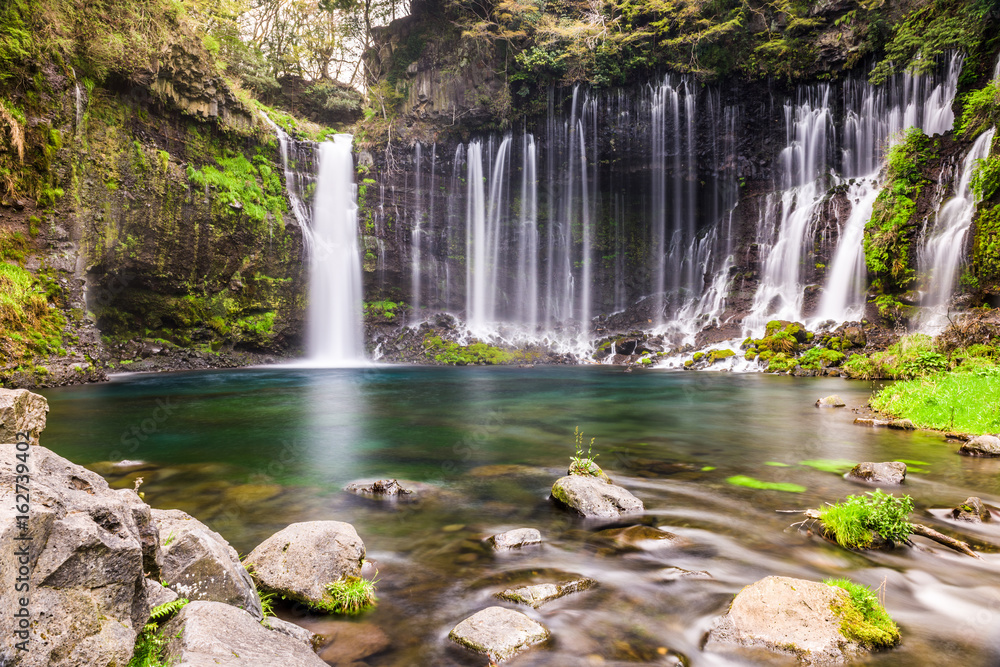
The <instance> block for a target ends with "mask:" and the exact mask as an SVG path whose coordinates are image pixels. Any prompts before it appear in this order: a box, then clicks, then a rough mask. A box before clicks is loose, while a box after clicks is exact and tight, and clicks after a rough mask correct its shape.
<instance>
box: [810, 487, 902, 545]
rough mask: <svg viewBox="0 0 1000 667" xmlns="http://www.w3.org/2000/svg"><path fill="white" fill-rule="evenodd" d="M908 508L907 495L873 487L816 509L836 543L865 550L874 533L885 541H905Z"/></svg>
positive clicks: (870, 543)
mask: <svg viewBox="0 0 1000 667" xmlns="http://www.w3.org/2000/svg"><path fill="white" fill-rule="evenodd" d="M912 511H913V500H912V499H911V498H910V497H909V496H903V497H902V498H897V497H896V496H893V495H891V494H888V493H885V492H884V491H882V490H881V489H876V490H875V491H870V492H868V493H866V494H865V495H863V496H848V497H847V499H846V500H844V501H842V502H839V503H836V504H834V505H827V506H826V507H824V508H823V509H821V510H820V516H819V520H820V521H821V522H822V523H823V527H824V528H825V529H826V531H827V533H828V534H829V535H830V536H831V537H832V538H833V539H834V540H836V542H837V544H839V545H840V546H842V547H844V548H846V549H867V548H868V547H870V546H871V545H872V542H873V540H874V538H875V536H876V535H879V536H881V537H882V539H883V540H885V541H886V542H892V543H902V542H905V541H906V540H907V539H908V538H909V537H910V533H911V532H913V525H912V524H911V523H910V522H909V520H908V517H909V514H910V512H912Z"/></svg>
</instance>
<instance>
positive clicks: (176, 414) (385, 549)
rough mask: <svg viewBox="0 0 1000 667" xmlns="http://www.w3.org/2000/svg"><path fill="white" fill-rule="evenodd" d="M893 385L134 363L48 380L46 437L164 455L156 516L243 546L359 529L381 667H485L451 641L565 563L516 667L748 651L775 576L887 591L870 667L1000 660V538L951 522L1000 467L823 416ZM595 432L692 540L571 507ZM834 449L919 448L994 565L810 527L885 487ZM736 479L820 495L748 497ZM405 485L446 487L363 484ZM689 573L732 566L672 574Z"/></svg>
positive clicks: (636, 488) (374, 661) (79, 450)
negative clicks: (853, 542)
mask: <svg viewBox="0 0 1000 667" xmlns="http://www.w3.org/2000/svg"><path fill="white" fill-rule="evenodd" d="M870 391H871V387H870V385H868V384H867V383H852V382H848V381H846V380H840V379H832V378H823V379H816V378H811V379H804V378H791V377H779V376H772V375H760V374H745V375H741V374H729V373H669V372H656V371H646V372H634V373H622V372H621V370H620V369H618V368H613V367H606V366H593V367H548V368H535V369H517V368H472V367H470V368H461V369H454V368H410V367H406V368H403V367H370V368H363V369H361V368H358V369H322V370H316V369H313V370H307V369H244V370H238V371H227V372H200V373H185V374H163V375H135V376H127V377H119V378H116V379H115V381H113V382H111V383H108V384H103V385H89V386H79V387H71V388H64V389H53V390H48V391H46V392H44V393H45V394H46V396H47V397H48V398H49V401H50V405H51V413H50V417H49V427H48V428H47V430H46V431H45V433H44V434H43V437H42V443H43V444H44V445H45V446H47V447H50V448H52V449H53V450H55V451H56V452H57V453H59V454H61V455H63V456H66V457H68V458H70V459H71V460H73V461H75V462H78V463H81V464H93V463H95V462H100V461H107V460H119V459H123V458H128V459H133V460H136V459H138V460H143V461H146V462H148V469H146V470H142V471H139V472H135V473H132V474H129V475H125V476H121V477H113V478H111V479H112V481H113V483H114V485H115V486H120V487H131V486H132V485H133V480H134V478H135V477H136V476H141V477H143V478H144V480H145V483H144V484H143V486H142V490H143V491H144V492H145V494H146V496H145V497H146V500H147V501H148V502H149V503H151V504H152V505H153V506H154V507H161V508H171V507H176V508H180V509H182V510H185V511H187V512H190V513H191V514H193V515H194V516H196V517H198V518H200V519H201V520H203V521H204V522H206V523H207V524H208V525H209V526H210V527H212V528H213V529H215V530H217V531H218V532H220V533H221V534H222V535H223V536H224V537H226V538H227V539H228V540H229V541H230V542H231V543H232V544H233V546H234V547H235V548H236V549H237V550H238V551H240V552H241V553H248V552H249V551H250V550H251V549H252V548H253V547H254V546H255V545H256V544H258V543H259V542H260V541H262V540H263V539H265V538H266V537H268V536H269V535H271V534H273V533H274V532H275V531H277V530H279V529H281V528H283V527H284V526H286V525H287V524H289V523H292V522H295V521H307V520H321V519H333V520H342V521H348V522H351V523H352V524H353V525H354V526H355V527H356V528H357V530H358V532H359V534H360V535H361V536H362V538H363V539H364V541H365V544H366V546H367V548H368V558H369V559H370V560H372V561H374V562H375V563H376V564H377V567H378V570H379V575H378V576H379V584H378V586H379V596H380V603H379V605H378V607H377V608H376V609H375V610H373V611H371V612H368V613H366V614H364V615H363V616H361V617H359V618H356V619H352V620H351V621H349V622H351V623H357V624H358V626H357V632H358V633H359V636H360V634H362V633H363V632H364V631H365V628H366V627H370V625H375V626H378V627H380V628H381V629H382V630H383V631H385V633H386V634H387V635H388V636H389V637H391V638H392V643H391V646H389V647H388V649H386V650H385V651H383V652H381V653H379V654H377V655H373V656H370V657H367V658H365V659H364V662H365V664H368V665H371V667H390V666H391V667H397V666H398V667H403V666H407V667H409V666H413V665H437V666H459V665H468V666H470V667H471V666H474V665H483V664H484V662H485V661H484V660H483V659H482V658H480V657H478V656H473V655H471V654H468V653H466V652H464V651H463V650H459V649H455V648H452V647H451V646H450V642H449V641H448V640H447V633H448V631H449V630H450V629H451V628H452V627H454V625H455V624H457V623H458V622H459V621H461V620H462V619H464V618H466V617H468V616H469V615H471V614H472V613H474V612H476V611H478V610H479V609H482V608H484V607H487V606H490V605H492V604H496V603H497V601H496V600H494V599H492V597H491V595H492V594H493V593H494V592H497V591H498V590H501V589H503V588H505V587H506V586H508V585H509V584H510V583H512V582H523V581H529V580H543V579H545V578H546V577H558V576H560V575H559V574H558V573H555V572H552V571H551V570H561V571H566V572H572V573H578V574H583V575H586V576H589V577H592V578H594V579H596V580H597V581H598V582H599V586H598V587H597V588H595V589H593V590H591V591H588V592H584V593H580V594H576V595H572V596H569V597H567V598H564V599H562V600H559V601H556V602H553V603H550V604H548V605H546V606H544V607H542V608H541V609H540V610H539V611H533V610H530V609H527V608H525V609H523V611H525V612H526V613H527V614H528V615H529V616H532V617H533V618H536V619H538V620H539V621H540V622H542V623H544V624H545V625H546V626H548V627H549V628H550V629H551V630H552V632H553V636H554V639H553V640H552V641H551V642H550V643H548V644H546V645H544V646H542V647H537V648H535V649H532V650H531V651H529V652H528V653H526V654H525V655H523V656H521V657H519V658H518V659H516V660H514V661H512V662H511V664H516V665H584V664H602V663H605V664H619V665H621V664H626V663H631V664H643V663H646V664H650V663H652V664H663V662H662V660H663V657H662V656H661V653H663V652H664V651H676V652H679V653H682V654H684V655H685V656H687V659H688V660H689V663H688V664H690V665H694V666H698V665H711V666H715V665H736V664H747V663H740V662H738V661H735V660H731V659H728V658H726V657H724V656H720V655H717V654H710V653H705V652H703V651H701V649H700V644H701V640H702V637H703V635H704V633H705V631H706V630H707V629H708V628H709V627H710V625H711V623H712V620H713V619H714V618H715V617H716V616H717V615H719V614H721V613H723V612H724V611H725V610H726V609H727V607H728V605H729V603H730V601H731V600H732V596H733V595H734V594H735V593H737V592H739V590H740V589H741V588H742V587H743V586H745V585H747V584H749V583H752V582H754V581H756V580H758V579H760V578H762V577H765V576H768V575H784V576H792V577H801V578H806V579H813V580H820V579H823V578H826V577H839V576H847V577H850V578H852V579H854V580H856V581H859V582H862V583H865V584H867V585H870V586H872V587H875V586H879V585H880V584H882V583H883V581H884V582H885V585H886V594H885V602H886V606H887V608H888V610H889V612H890V613H891V614H892V615H893V617H894V618H895V619H896V620H897V621H898V622H899V624H900V626H901V628H902V633H903V643H902V645H901V646H900V647H899V648H898V649H896V650H893V651H891V652H888V653H885V654H879V655H876V656H873V657H871V658H870V659H867V660H865V661H863V664H869V665H886V666H889V665H894V666H896V665H907V666H911V665H912V666H916V667H924V666H926V667H930V666H931V665H935V666H936V665H957V664H961V665H996V664H1000V555H998V554H997V551H998V548H1000V547H998V545H1000V528H997V527H996V526H997V524H993V525H987V527H982V528H976V527H973V526H959V525H956V524H953V523H949V522H948V521H946V520H944V519H943V518H942V517H941V514H940V513H937V514H935V513H932V510H936V509H939V508H946V507H953V506H955V505H956V504H958V503H960V502H962V501H964V500H965V499H966V498H967V497H968V496H971V495H977V496H980V497H981V498H983V500H984V501H986V502H987V503H988V504H992V505H994V506H996V505H998V504H1000V460H997V459H993V460H991V459H972V458H964V457H961V456H958V455H957V454H956V449H957V447H956V445H954V444H951V443H945V442H944V441H943V439H942V438H941V437H940V436H937V435H933V434H930V433H912V432H900V431H888V430H877V429H870V428H864V427H861V426H856V425H854V424H853V423H852V422H853V419H854V416H855V415H854V413H853V412H852V411H851V410H850V409H849V408H848V409H841V410H818V409H816V408H815V407H813V405H812V403H813V401H814V400H815V399H816V398H817V397H819V396H825V395H827V394H831V393H838V394H839V395H840V396H841V397H843V398H844V399H845V400H846V402H847V403H848V405H849V406H858V405H863V404H864V403H865V402H866V401H867V399H868V397H869V394H870ZM158 408H159V409H158ZM575 426H579V427H580V428H581V429H582V430H583V431H584V432H585V435H586V437H587V438H590V437H591V436H593V437H596V443H595V451H596V452H599V458H598V463H599V464H601V465H602V466H603V467H604V468H605V469H606V470H608V472H609V473H610V474H611V476H612V477H613V478H614V479H615V480H616V481H617V482H618V483H620V484H622V485H624V486H625V487H627V488H629V489H630V490H632V491H633V492H634V493H635V494H636V495H637V496H639V497H640V498H641V499H642V500H643V501H644V502H645V504H646V508H647V512H646V513H645V514H644V515H643V516H642V517H641V518H638V519H635V521H636V522H640V523H646V524H649V525H654V526H660V527H662V528H664V529H665V530H668V531H670V532H672V533H675V534H676V535H678V536H680V537H682V538H683V540H684V544H683V545H681V546H676V547H674V548H667V549H663V550H659V551H656V550H636V551H621V550H616V549H613V548H609V547H608V546H607V545H606V544H602V543H601V542H600V541H599V540H598V539H596V538H595V536H594V532H595V531H596V530H598V529H600V528H601V527H602V526H599V525H596V524H592V523H588V522H586V521H583V520H580V519H577V518H574V517H573V516H570V515H568V514H566V513H564V512H562V511H560V510H558V509H556V508H554V507H553V506H552V504H551V503H550V501H549V500H548V498H547V496H548V493H549V489H550V486H551V484H552V482H553V481H554V480H555V479H556V478H557V477H559V476H561V475H562V474H564V472H565V470H566V465H567V463H568V461H569V456H570V455H571V454H572V451H573V442H572V441H573V429H574V427H575ZM819 459H830V460H837V459H842V460H846V461H848V462H856V461H862V460H869V461H886V460H896V459H903V460H906V461H909V462H910V473H909V475H908V477H907V480H906V484H905V487H904V490H905V492H906V493H908V494H910V495H912V496H913V498H914V501H915V506H916V516H917V517H918V520H920V521H921V522H923V523H926V524H929V525H932V526H935V527H937V528H938V529H940V530H943V531H945V532H950V533H952V534H956V535H958V536H961V537H963V538H965V539H969V540H971V541H972V542H973V543H974V544H975V545H976V546H977V547H978V548H979V549H981V550H982V551H983V552H984V559H983V560H982V561H975V560H973V559H970V558H967V557H964V556H960V555H957V554H954V553H953V552H950V551H947V550H944V549H943V548H939V547H937V545H934V546H931V545H930V543H928V542H926V541H922V540H920V538H918V539H917V541H918V542H920V545H921V548H919V549H911V548H901V549H897V550H896V551H893V552H877V553H852V552H848V551H845V550H843V549H840V548H839V547H836V546H834V545H832V544H829V543H827V542H825V541H823V540H821V539H819V538H817V537H815V536H811V535H808V534H806V533H805V532H802V531H799V530H796V529H794V528H791V527H790V526H791V524H792V523H793V522H795V521H797V520H798V519H797V517H796V515H794V514H780V513H777V512H776V510H779V509H797V508H807V507H820V506H821V505H822V504H823V503H825V502H832V501H835V500H837V499H841V498H843V497H845V496H846V495H848V494H854V493H861V492H864V491H866V490H868V489H867V488H866V487H864V486H859V485H856V484H853V483H850V482H848V481H846V480H844V479H843V478H842V477H841V476H840V474H838V473H835V472H824V471H822V470H819V469H816V468H814V467H810V465H805V464H803V463H802V462H804V461H816V460H819ZM775 464H781V465H775ZM813 465H816V464H813ZM95 467H99V466H95ZM733 475H748V476H751V477H755V478H757V479H761V480H766V481H784V482H794V483H796V484H800V485H802V486H805V487H806V488H807V490H806V491H805V492H804V493H784V492H778V491H761V490H753V489H748V488H743V487H737V486H732V485H730V484H728V483H727V482H726V480H727V478H729V477H730V476H733ZM387 477H388V478H393V477H395V478H399V479H409V480H416V481H419V482H425V483H428V484H431V485H433V486H434V487H435V488H437V489H438V492H437V493H436V494H431V495H428V496H426V498H425V499H424V500H422V501H420V502H418V503H400V504H391V503H386V504H380V503H378V502H372V501H368V500H365V499H361V498H357V497H354V496H350V495H347V494H345V493H343V492H341V491H340V489H341V487H342V486H343V485H344V484H345V483H346V482H349V481H351V480H354V479H357V478H387ZM626 523H628V522H626ZM515 527H535V528H538V529H539V530H540V531H541V533H542V535H543V537H544V540H545V543H544V545H543V546H542V547H541V548H540V549H536V550H533V551H526V552H523V553H509V554H503V555H494V554H491V553H490V552H489V551H487V550H486V549H485V548H483V546H482V544H481V541H480V540H481V539H482V538H483V537H484V536H487V535H490V534H493V533H495V532H497V531H501V530H505V529H509V528H515ZM667 567H679V568H684V569H686V570H692V571H702V570H704V571H706V572H708V573H709V574H710V575H711V577H712V578H711V579H694V578H689V579H679V580H675V581H664V578H665V577H664V575H665V573H664V568H667ZM503 604H506V603H503ZM282 614H284V615H286V616H289V617H292V616H290V614H291V612H290V611H288V610H283V611H282ZM297 620H298V621H299V622H301V623H306V624H315V623H317V622H319V621H320V620H321V619H317V618H302V617H298V618H297ZM616 661H617V662H616Z"/></svg>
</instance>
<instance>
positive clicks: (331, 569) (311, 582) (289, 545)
mask: <svg viewBox="0 0 1000 667" xmlns="http://www.w3.org/2000/svg"><path fill="white" fill-rule="evenodd" d="M364 558H365V545H364V543H363V542H362V541H361V538H360V537H358V533H357V531H356V530H354V526H352V525H351V524H349V523H344V522H342V521H306V522H301V523H293V524H291V525H289V526H288V527H286V528H284V529H282V530H280V531H278V532H277V533H275V534H274V535H272V536H271V537H269V538H267V539H266V540H264V541H263V542H261V543H260V545H258V546H257V548H256V549H254V550H253V551H251V552H250V555H249V556H247V557H246V567H247V569H249V570H251V572H253V577H254V579H256V580H257V581H258V582H259V583H260V584H261V585H262V586H263V587H264V588H266V589H268V590H272V591H275V592H277V593H279V594H281V595H284V596H285V597H288V598H291V599H293V600H297V601H299V602H304V603H306V604H309V605H312V606H317V605H321V604H322V603H323V602H324V599H325V598H326V595H327V592H326V585H327V584H329V583H330V582H333V581H336V580H337V579H339V578H341V577H360V576H361V561H363V560H364Z"/></svg>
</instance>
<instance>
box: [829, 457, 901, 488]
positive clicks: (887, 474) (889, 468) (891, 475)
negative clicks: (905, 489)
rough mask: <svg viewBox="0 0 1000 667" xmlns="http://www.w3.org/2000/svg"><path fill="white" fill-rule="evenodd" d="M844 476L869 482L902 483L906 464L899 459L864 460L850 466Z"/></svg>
mask: <svg viewBox="0 0 1000 667" xmlns="http://www.w3.org/2000/svg"><path fill="white" fill-rule="evenodd" d="M844 477H846V478H847V479H853V480H857V481H859V482H869V483H871V484H902V483H903V480H905V479H906V464H905V463H902V462H900V461H886V462H883V463H871V462H869V461H866V462H864V463H859V464H858V465H856V466H854V467H853V468H851V470H850V472H848V473H847V474H846V475H844Z"/></svg>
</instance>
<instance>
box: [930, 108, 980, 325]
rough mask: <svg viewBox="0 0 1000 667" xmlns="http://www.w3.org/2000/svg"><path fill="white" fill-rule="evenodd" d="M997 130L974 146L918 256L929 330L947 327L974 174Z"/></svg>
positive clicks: (970, 209) (970, 207) (969, 218)
mask: <svg viewBox="0 0 1000 667" xmlns="http://www.w3.org/2000/svg"><path fill="white" fill-rule="evenodd" d="M995 133H996V128H992V129H989V130H987V131H986V132H983V133H982V134H981V135H979V137H978V138H977V139H976V140H975V142H974V143H973V144H972V148H970V149H969V153H968V154H967V155H966V156H965V160H964V161H963V162H962V168H961V170H959V171H958V173H957V174H956V179H955V184H954V185H955V196H954V197H952V198H951V199H949V200H948V201H946V202H945V203H944V204H942V205H941V207H940V209H939V210H938V212H937V220H936V222H935V223H934V227H933V229H932V230H930V232H929V233H928V234H927V235H926V239H925V241H924V244H923V247H922V248H921V250H920V253H919V256H918V268H919V275H920V276H921V277H922V278H923V280H924V281H925V282H926V284H927V285H929V289H928V290H927V291H926V292H925V293H924V294H923V305H924V306H926V307H927V311H926V312H925V313H923V316H922V318H921V323H922V325H923V327H924V328H925V329H927V330H929V331H933V330H935V329H940V328H941V327H942V326H943V325H944V324H946V321H947V317H948V306H949V302H950V300H951V297H952V291H953V289H954V286H955V278H956V274H957V273H958V267H959V264H960V263H961V260H962V254H963V251H964V250H965V239H966V235H967V233H968V231H969V227H970V226H971V225H972V219H973V217H975V213H976V204H977V202H976V199H975V196H974V194H973V193H972V187H971V186H972V175H973V173H974V172H975V170H976V168H977V166H978V165H979V161H980V160H984V159H986V158H987V157H989V154H990V147H991V146H992V145H993V136H994V135H995Z"/></svg>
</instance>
